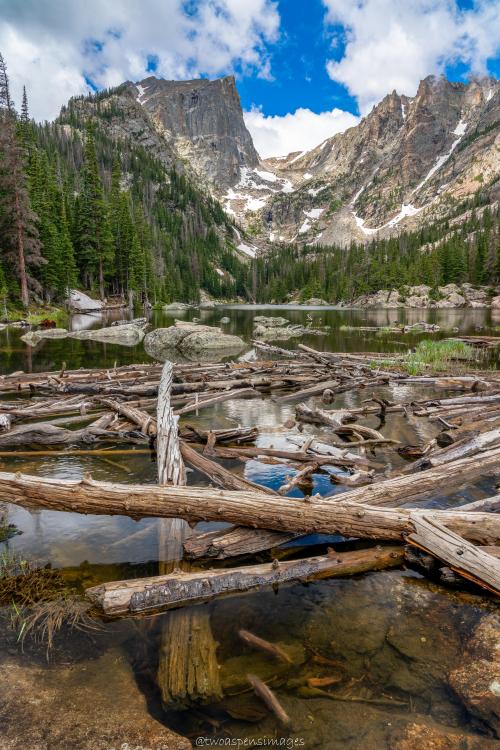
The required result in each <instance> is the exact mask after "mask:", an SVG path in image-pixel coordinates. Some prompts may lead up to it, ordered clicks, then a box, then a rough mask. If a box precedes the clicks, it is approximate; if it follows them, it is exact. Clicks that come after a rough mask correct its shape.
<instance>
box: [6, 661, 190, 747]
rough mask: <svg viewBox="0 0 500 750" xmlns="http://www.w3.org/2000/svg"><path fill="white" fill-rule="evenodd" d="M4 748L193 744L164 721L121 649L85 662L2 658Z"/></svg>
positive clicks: (175, 745) (179, 745) (186, 745)
mask: <svg viewBox="0 0 500 750" xmlns="http://www.w3.org/2000/svg"><path fill="white" fill-rule="evenodd" d="M0 680H1V683H2V692H1V695H0V723H1V726H2V731H1V736H2V739H1V741H0V745H1V747H2V750H26V748H30V750H67V748H71V749H72V750H111V748H116V750H118V749H119V748H124V749H125V748H129V749H130V750H132V748H138V747H140V748H142V750H160V749H164V748H168V749H169V750H189V748H191V743H190V742H189V741H188V740H187V739H185V738H184V737H181V736H179V735H177V734H176V733H175V732H173V731H172V730H170V729H168V728H167V727H165V726H163V725H162V724H160V722H158V721H157V720H156V719H154V718H153V717H152V716H151V714H150V713H149V710H148V705H147V701H146V697H145V695H144V693H143V692H141V690H140V689H139V687H138V685H137V681H136V679H135V676H134V674H133V672H132V670H131V668H130V666H129V664H128V662H127V660H126V659H125V657H124V655H123V653H122V651H121V650H120V649H118V648H117V649H114V650H110V651H107V652H105V653H104V655H103V656H100V657H99V658H97V659H93V660H90V661H88V662H86V663H85V664H80V665H78V666H77V667H75V665H74V664H73V665H70V666H60V665H56V666H51V667H50V668H49V667H47V666H45V667H41V666H38V665H36V664H33V663H29V662H28V663H25V664H23V663H19V662H18V661H14V660H13V659H9V660H7V661H4V662H3V663H2V664H0Z"/></svg>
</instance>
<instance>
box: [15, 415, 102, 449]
mask: <svg viewBox="0 0 500 750" xmlns="http://www.w3.org/2000/svg"><path fill="white" fill-rule="evenodd" d="M112 421H113V415H112V414H108V415H104V416H103V417H101V418H100V419H98V420H96V421H95V422H93V423H92V424H90V425H88V427H84V428H83V429H81V430H67V429H65V428H64V427H57V426H56V425H52V424H50V423H48V422H47V423H42V424H38V425H30V424H26V425H19V426H17V427H13V428H12V429H11V430H9V432H0V448H17V447H23V446H27V445H76V444H77V443H84V444H87V445H88V444H91V443H95V442H97V441H98V440H103V439H104V440H109V439H111V438H112V437H113V435H112V433H110V432H109V431H108V430H107V429H106V428H107V427H108V426H109V425H110V424H111V422H112ZM115 437H116V436H115Z"/></svg>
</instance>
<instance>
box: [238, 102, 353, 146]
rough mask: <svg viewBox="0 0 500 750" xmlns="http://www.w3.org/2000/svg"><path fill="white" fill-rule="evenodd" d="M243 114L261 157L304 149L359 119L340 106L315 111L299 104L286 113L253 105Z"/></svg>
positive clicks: (315, 144) (339, 131)
mask: <svg viewBox="0 0 500 750" xmlns="http://www.w3.org/2000/svg"><path fill="white" fill-rule="evenodd" d="M244 117H245V124H246V126H247V128H248V130H249V131H250V133H251V135H252V138H253V142H254V143H255V148H256V149H257V151H258V152H259V154H260V155H261V156H262V157H263V158H267V157H268V156H285V155H286V154H290V153H292V152H293V151H308V150H309V149H311V148H314V147H315V146H318V145H319V144H320V143H321V142H322V141H324V140H325V138H330V137H331V136H332V135H335V133H341V132H342V131H344V130H346V129H347V128H350V127H352V126H353V125H356V124H357V123H358V122H359V118H358V117H355V115H352V114H351V113H350V112H344V111H343V110H342V109H332V110H331V112H320V113H319V114H317V113H316V112H312V111H311V110H310V109H302V108H301V109H297V110H296V111H295V112H293V113H289V114H286V115H282V116H280V115H270V116H267V117H266V115H264V114H263V112H262V111H261V110H260V109H258V108H256V107H255V108H253V109H252V110H251V111H250V112H245V113H244Z"/></svg>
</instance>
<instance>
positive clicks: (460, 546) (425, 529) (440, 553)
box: [407, 512, 500, 594]
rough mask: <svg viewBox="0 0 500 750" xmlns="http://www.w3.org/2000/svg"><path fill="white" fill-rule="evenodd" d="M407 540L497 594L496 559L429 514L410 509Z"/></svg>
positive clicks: (499, 568)
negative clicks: (410, 527)
mask: <svg viewBox="0 0 500 750" xmlns="http://www.w3.org/2000/svg"><path fill="white" fill-rule="evenodd" d="M411 521H412V523H413V526H414V529H415V530H414V531H412V532H411V533H410V534H408V537H407V538H408V541H409V542H410V543H411V544H414V545H416V546H417V547H419V548H420V549H423V550H424V551H425V552H430V553H431V554H432V555H434V556H435V557H437V558H439V560H443V562H445V563H447V565H449V566H450V568H451V569H452V570H454V571H456V572H457V573H460V575H462V576H464V577H465V578H468V579H469V580H471V581H474V582H475V583H477V584H479V585H480V586H482V587H483V588H486V589H488V590H489V591H492V592H493V593H495V594H500V560H498V559H497V558H496V557H494V556H493V555H490V554H488V553H487V552H485V551H484V550H482V549H480V548H479V547H476V546H475V545H474V544H471V543H470V542H468V541H466V540H465V539H463V538H462V537H461V536H459V535H458V534H455V533H453V531H450V529H448V528H446V527H445V526H443V524H442V523H440V522H439V521H438V520H437V519H436V517H435V516H434V515H433V514H430V513H422V512H418V513H415V512H414V513H412V514H411Z"/></svg>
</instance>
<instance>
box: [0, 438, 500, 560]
mask: <svg viewBox="0 0 500 750" xmlns="http://www.w3.org/2000/svg"><path fill="white" fill-rule="evenodd" d="M499 457H500V449H498V448H497V449H494V450H492V451H489V452H488V453H485V454H482V458H483V461H484V460H485V458H488V460H489V462H490V463H489V468H490V470H497V471H498V466H499ZM474 462H476V463H477V462H478V461H477V459H475V458H468V459H463V460H462V462H461V471H462V473H463V472H465V476H467V469H468V466H470V465H473V464H474ZM455 463H458V462H455ZM448 472H450V467H449V466H447V467H446V470H445V474H446V473H448ZM431 473H432V475H433V476H434V482H435V484H436V486H439V487H441V486H443V485H442V482H443V478H442V477H441V476H440V474H441V473H442V470H441V469H431V470H429V471H428V472H422V473H420V474H417V475H413V476H410V477H408V476H405V477H397V478H396V479H391V480H386V481H385V482H379V483H378V484H377V485H368V486H367V487H361V488H359V489H356V490H351V491H349V492H346V493H344V494H343V495H341V496H340V499H339V500H333V499H332V498H320V497H311V498H304V499H302V498H300V499H294V498H289V497H285V498H283V497H281V496H279V495H276V496H275V497H273V498H271V497H270V496H269V495H267V494H265V493H263V492H241V491H239V492H225V491H224V490H214V489H211V488H205V487H171V486H167V487H155V486H142V485H133V484H132V485H127V484H115V483H110V482H97V481H94V480H92V479H88V478H84V479H82V480H80V481H64V480H60V479H52V478H42V477H36V476H29V475H22V474H13V473H10V472H0V497H1V498H2V499H3V500H5V501H8V502H13V503H15V504H18V505H23V506H28V507H37V508H47V509H51V510H61V511H70V512H76V513H93V514H104V515H128V516H131V517H132V518H143V517H147V516H151V517H153V516H156V517H160V518H168V517H170V518H176V517H179V518H184V519H185V520H187V521H227V522H229V523H235V524H238V525H243V526H250V527H252V528H261V529H272V530H275V531H287V532H297V533H302V534H307V533H323V534H342V535H343V536H355V537H360V538H368V539H386V540H398V541H399V540H401V539H402V538H404V537H405V536H406V535H407V534H408V533H410V532H411V531H412V530H413V527H412V523H411V517H410V510H408V509H406V508H386V507H375V506H373V505H360V500H362V499H363V498H364V500H365V502H370V498H373V497H374V495H376V496H377V499H378V500H379V502H381V503H384V501H385V499H386V495H387V494H392V495H393V496H394V497H395V496H396V495H397V494H398V493H399V499H400V501H401V502H405V501H406V500H407V498H412V497H415V496H417V497H418V496H419V495H420V494H421V489H420V487H419V485H421V484H422V483H423V482H424V480H425V479H427V487H428V488H429V486H430V485H431V484H432V482H430V481H429V475H431ZM436 478H437V479H438V480H439V481H436ZM462 480H463V474H462ZM375 487H376V488H377V490H378V491H377V493H374V492H373V490H374V489H375ZM405 493H406V495H405ZM389 504H390V503H389ZM433 515H435V517H436V519H437V520H438V521H440V522H441V523H443V524H445V525H446V526H448V527H449V528H451V529H452V530H453V531H455V532H456V533H458V534H460V535H461V536H464V537H465V538H467V539H469V540H470V541H473V542H475V543H478V544H484V545H489V544H491V545H497V544H498V540H499V539H500V516H498V515H496V514H494V513H471V512H467V511H465V512H461V511H460V510H446V511H433Z"/></svg>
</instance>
